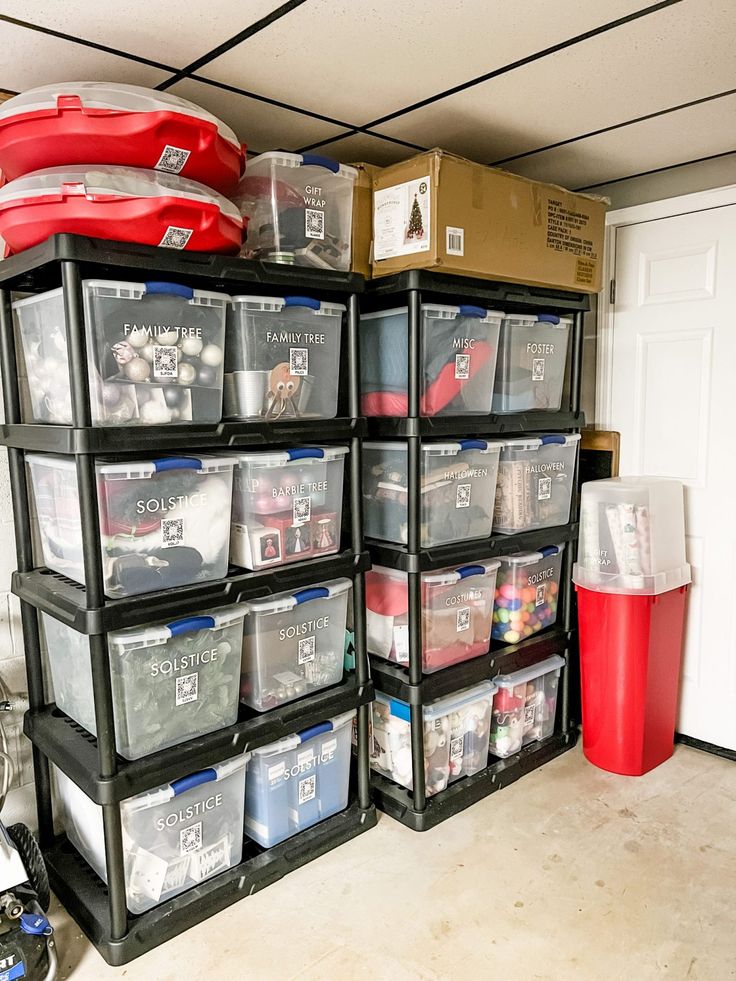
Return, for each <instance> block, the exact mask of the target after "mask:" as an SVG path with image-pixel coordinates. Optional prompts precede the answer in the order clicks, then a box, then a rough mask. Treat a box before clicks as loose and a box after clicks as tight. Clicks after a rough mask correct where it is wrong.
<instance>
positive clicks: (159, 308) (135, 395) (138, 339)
mask: <svg viewBox="0 0 736 981" xmlns="http://www.w3.org/2000/svg"><path fill="white" fill-rule="evenodd" d="M82 293H83V296H84V312H85V325H86V328H85V337H86V347H87V358H88V377H89V389H90V402H91V410H92V425H94V426H165V425H169V424H172V423H180V422H195V423H208V422H211V423H216V422H219V421H220V419H221V417H222V366H223V349H224V345H225V310H226V305H227V302H228V299H229V297H227V296H226V295H225V294H224V293H210V292H205V291H204V290H194V289H190V288H189V287H188V286H181V285H179V284H177V283H163V282H147V283H128V282H121V281H119V280H97V279H88V280H85V281H84V282H83V284H82ZM13 310H14V312H15V316H16V319H17V323H18V328H19V333H20V339H21V345H22V349H23V357H24V360H25V367H26V374H27V376H28V387H29V390H30V401H31V404H30V413H29V412H28V411H26V413H25V415H26V420H25V421H27V422H41V423H58V424H60V425H67V426H69V425H71V423H72V407H71V391H70V387H69V357H68V352H67V346H68V330H67V323H66V317H65V315H64V298H63V291H62V290H61V289H56V290H51V291H50V292H49V293H40V294H39V295H38V296H31V297H28V298H27V299H25V300H17V301H16V302H15V303H14V304H13Z"/></svg>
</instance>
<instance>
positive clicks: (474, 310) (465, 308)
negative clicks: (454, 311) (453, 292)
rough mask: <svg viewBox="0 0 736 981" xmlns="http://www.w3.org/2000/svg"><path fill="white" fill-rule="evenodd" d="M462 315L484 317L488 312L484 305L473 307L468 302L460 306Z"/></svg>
mask: <svg viewBox="0 0 736 981" xmlns="http://www.w3.org/2000/svg"><path fill="white" fill-rule="evenodd" d="M459 310H460V316H461V317H479V318H483V317H485V316H486V314H487V313H488V311H487V310H484V309H483V307H473V306H470V305H469V304H467V303H462V304H460V307H459Z"/></svg>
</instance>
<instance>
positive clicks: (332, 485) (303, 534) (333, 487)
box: [230, 446, 348, 569]
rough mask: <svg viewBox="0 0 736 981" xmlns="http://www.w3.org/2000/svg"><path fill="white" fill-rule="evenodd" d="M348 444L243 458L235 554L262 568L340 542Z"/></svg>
mask: <svg viewBox="0 0 736 981" xmlns="http://www.w3.org/2000/svg"><path fill="white" fill-rule="evenodd" d="M347 452H348V449H347V447H346V446H299V447H295V448H294V449H291V450H262V451H256V452H254V453H243V454H241V455H240V456H239V457H238V466H237V467H236V469H235V483H234V489H233V519H232V531H231V536H230V559H231V561H232V562H233V563H234V564H235V565H239V566H241V567H242V568H243V569H263V568H266V567H267V566H272V565H284V563H286V562H300V561H302V560H304V559H311V558H314V557H316V556H319V555H331V554H333V553H335V552H337V551H338V549H339V547H340V532H341V527H342V489H343V474H344V464H345V456H346V455H347Z"/></svg>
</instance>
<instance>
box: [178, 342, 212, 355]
mask: <svg viewBox="0 0 736 981" xmlns="http://www.w3.org/2000/svg"><path fill="white" fill-rule="evenodd" d="M203 345H204V341H203V340H202V338H201V337H183V338H182V339H181V342H180V344H179V347H180V348H181V353H182V354H186V356H187V357H188V358H196V356H197V355H198V354H199V352H200V351H201V350H202V347H203ZM209 346H210V347H214V345H213V344H210V345H209Z"/></svg>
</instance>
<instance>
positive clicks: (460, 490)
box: [455, 484, 471, 508]
mask: <svg viewBox="0 0 736 981" xmlns="http://www.w3.org/2000/svg"><path fill="white" fill-rule="evenodd" d="M470 486H471V485H470V484H458V485H457V495H456V496H455V507H456V508H469V507H470Z"/></svg>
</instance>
